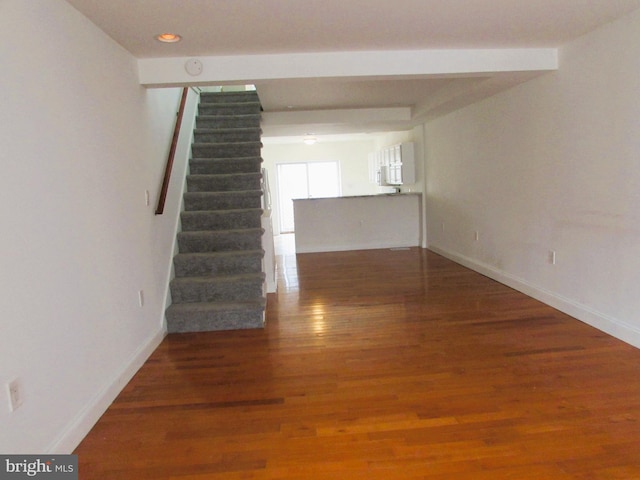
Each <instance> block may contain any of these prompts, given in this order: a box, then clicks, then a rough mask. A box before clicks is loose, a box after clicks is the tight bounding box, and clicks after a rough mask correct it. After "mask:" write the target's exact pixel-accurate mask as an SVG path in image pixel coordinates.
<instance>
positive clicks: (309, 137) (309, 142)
mask: <svg viewBox="0 0 640 480" xmlns="http://www.w3.org/2000/svg"><path fill="white" fill-rule="evenodd" d="M302 141H303V142H304V143H306V144H307V145H313V144H314V143H316V142H317V141H318V139H317V138H316V137H314V136H313V134H312V133H308V134H307V135H306V136H305V137H304V138H303V139H302Z"/></svg>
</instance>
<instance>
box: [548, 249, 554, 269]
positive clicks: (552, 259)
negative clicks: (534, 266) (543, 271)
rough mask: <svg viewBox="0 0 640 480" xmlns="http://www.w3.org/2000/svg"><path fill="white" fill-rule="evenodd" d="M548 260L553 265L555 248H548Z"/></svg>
mask: <svg viewBox="0 0 640 480" xmlns="http://www.w3.org/2000/svg"><path fill="white" fill-rule="evenodd" d="M548 261H549V263H550V264H551V265H555V264H556V251H555V250H549V257H548Z"/></svg>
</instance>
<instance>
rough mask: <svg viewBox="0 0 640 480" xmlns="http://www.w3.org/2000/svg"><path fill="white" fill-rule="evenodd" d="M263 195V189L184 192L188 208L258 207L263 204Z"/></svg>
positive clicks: (185, 204) (185, 203) (186, 207)
mask: <svg viewBox="0 0 640 480" xmlns="http://www.w3.org/2000/svg"><path fill="white" fill-rule="evenodd" d="M262 195H263V193H262V191H261V190H244V191H228V192H187V193H185V194H184V206H185V209H186V210H217V209H220V208H222V209H226V208H258V207H260V206H261V205H262Z"/></svg>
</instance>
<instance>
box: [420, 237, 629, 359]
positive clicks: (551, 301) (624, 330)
mask: <svg viewBox="0 0 640 480" xmlns="http://www.w3.org/2000/svg"><path fill="white" fill-rule="evenodd" d="M428 249H429V250H431V251H433V252H434V253H437V254H439V255H442V256H443V257H446V258H448V259H449V260H452V261H454V262H456V263H459V264H460V265H463V266H465V267H467V268H470V269H471V270H474V271H476V272H478V273H481V274H482V275H485V276H486V277H489V278H492V279H493V280H496V281H497V282H500V283H502V284H504V285H507V286H509V287H511V288H513V289H515V290H518V291H519V292H522V293H524V294H525V295H528V296H530V297H532V298H535V299H536V300H539V301H541V302H542V303H545V304H547V305H549V306H550V307H553V308H555V309H556V310H560V311H561V312H563V313H566V314H567V315H570V316H572V317H574V318H576V319H578V320H580V321H582V322H584V323H586V324H588V325H591V326H592V327H594V328H597V329H598V330H601V331H603V332H605V333H607V334H609V335H611V336H613V337H615V338H617V339H619V340H622V341H623V342H626V343H628V344H630V345H633V346H634V347H636V348H640V329H639V328H638V327H635V326H633V325H630V324H628V323H626V322H624V321H622V320H620V319H618V318H614V317H612V316H610V315H607V314H605V313H602V312H599V311H597V310H594V309H592V308H590V307H588V306H586V305H583V304H581V303H579V302H576V301H574V300H571V299H570V298H566V297H563V296H562V295H558V294H556V293H554V292H552V291H550V290H546V289H544V288H541V287H539V286H537V285H533V284H531V283H529V282H527V281H526V280H523V279H521V278H519V277H516V276H514V275H511V274H509V273H507V272H504V271H502V270H499V269H497V268H495V267H493V266H491V265H487V264H485V263H482V262H479V261H477V260H474V259H472V258H469V257H466V256H464V255H460V254H458V253H455V252H451V251H448V250H446V249H442V248H439V247H435V246H433V245H430V246H429V247H428Z"/></svg>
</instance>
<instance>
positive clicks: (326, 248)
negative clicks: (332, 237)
mask: <svg viewBox="0 0 640 480" xmlns="http://www.w3.org/2000/svg"><path fill="white" fill-rule="evenodd" d="M416 247H419V245H418V244H417V243H416V244H412V245H409V244H407V243H406V242H403V243H366V244H365V243H355V244H349V245H335V244H330V245H315V246H311V247H301V248H298V247H296V253H318V252H346V251H351V250H385V249H386V250H388V249H392V248H416Z"/></svg>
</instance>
